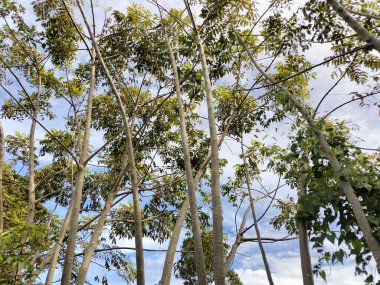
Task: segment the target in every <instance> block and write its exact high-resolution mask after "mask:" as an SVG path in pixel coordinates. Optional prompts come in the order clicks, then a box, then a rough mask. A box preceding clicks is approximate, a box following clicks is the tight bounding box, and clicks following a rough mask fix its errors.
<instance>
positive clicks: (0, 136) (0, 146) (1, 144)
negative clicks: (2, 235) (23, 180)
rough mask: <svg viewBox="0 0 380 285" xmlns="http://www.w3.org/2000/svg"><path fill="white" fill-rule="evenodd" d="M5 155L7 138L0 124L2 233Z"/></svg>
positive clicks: (2, 225) (0, 228)
mask: <svg viewBox="0 0 380 285" xmlns="http://www.w3.org/2000/svg"><path fill="white" fill-rule="evenodd" d="M4 154H5V136H4V129H3V125H2V124H1V122H0V232H1V231H3V230H4V200H3V171H4Z"/></svg>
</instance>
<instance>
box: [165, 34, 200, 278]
mask: <svg viewBox="0 0 380 285" xmlns="http://www.w3.org/2000/svg"><path fill="white" fill-rule="evenodd" d="M163 32H164V37H165V40H166V45H167V47H168V52H169V55H170V61H171V65H172V68H173V73H174V85H175V91H176V94H177V106H178V115H179V121H180V130H181V144H182V150H183V159H184V164H185V172H186V180H187V188H188V192H189V193H188V195H189V203H190V212H191V225H192V232H193V241H194V251H195V267H196V271H197V277H198V280H197V283H198V284H200V285H206V284H207V281H206V273H205V261H204V254H203V246H202V236H201V226H200V222H199V216H198V205H197V196H196V195H197V194H196V192H195V185H194V179H193V167H192V165H191V158H190V151H189V143H188V137H187V131H186V118H185V111H184V108H183V102H182V96H181V88H180V79H179V75H178V70H177V62H176V59H175V57H174V53H173V49H172V47H171V44H170V40H169V36H168V34H167V31H166V28H165V27H163Z"/></svg>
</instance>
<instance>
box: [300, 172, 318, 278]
mask: <svg viewBox="0 0 380 285" xmlns="http://www.w3.org/2000/svg"><path fill="white" fill-rule="evenodd" d="M306 179H307V173H302V174H301V177H300V179H299V185H298V199H299V198H301V197H302V196H305V195H306ZM300 210H301V211H302V207H301V209H300ZM298 236H299V246H300V256H301V269H302V279H303V284H304V285H314V278H313V269H312V266H311V259H310V251H309V240H308V237H307V224H306V221H304V220H300V221H298Z"/></svg>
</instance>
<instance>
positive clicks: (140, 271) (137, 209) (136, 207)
mask: <svg viewBox="0 0 380 285" xmlns="http://www.w3.org/2000/svg"><path fill="white" fill-rule="evenodd" d="M76 2H77V5H78V7H79V10H80V13H81V15H82V17H83V20H84V23H85V25H86V28H87V31H88V33H89V35H90V38H91V41H92V43H93V46H94V49H95V52H96V56H97V58H98V60H99V63H100V66H101V67H102V69H103V71H104V73H105V75H106V78H107V81H108V84H109V85H110V87H111V90H112V92H113V94H114V95H115V98H116V102H117V105H118V107H119V109H120V114H121V117H122V120H123V126H124V134H125V136H126V140H127V152H128V156H129V162H128V166H129V167H128V168H129V172H130V175H131V186H132V196H133V215H134V220H135V244H136V265H137V270H136V271H137V284H138V285H143V284H145V276H144V248H143V239H142V238H143V234H142V222H141V205H140V199H139V189H138V187H139V181H138V174H137V167H136V161H135V154H134V147H133V142H132V132H131V129H130V127H129V118H128V115H127V113H126V111H125V108H124V105H123V102H122V100H121V97H120V94H119V91H118V90H117V88H116V85H115V83H114V81H113V78H112V76H111V74H110V73H109V70H108V68H107V66H106V64H105V62H104V60H103V57H102V54H101V52H100V49H99V47H98V45H97V41H96V39H95V35H94V33H93V32H92V29H91V26H90V24H89V22H88V20H87V17H86V15H85V13H84V10H83V6H82V3H81V1H79V0H77V1H76Z"/></svg>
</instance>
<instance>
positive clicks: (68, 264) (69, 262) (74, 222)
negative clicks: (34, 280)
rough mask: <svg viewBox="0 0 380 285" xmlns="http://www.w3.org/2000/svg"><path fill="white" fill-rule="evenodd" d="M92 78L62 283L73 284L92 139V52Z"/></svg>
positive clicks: (93, 76)
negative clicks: (81, 208) (87, 162)
mask: <svg viewBox="0 0 380 285" xmlns="http://www.w3.org/2000/svg"><path fill="white" fill-rule="evenodd" d="M91 64H92V65H91V79H90V90H89V94H88V98H87V107H86V122H85V127H84V134H83V142H82V144H81V146H82V148H81V151H80V155H79V166H78V172H77V175H76V181H75V188H74V191H73V193H72V196H71V197H72V198H71V204H72V214H71V218H70V235H69V238H68V241H67V249H66V253H65V261H64V264H63V272H62V280H61V284H62V285H70V284H71V274H72V270H73V266H74V255H75V247H76V239H77V234H78V220H79V212H80V205H81V201H82V191H83V184H84V178H85V168H86V165H85V164H86V161H87V157H88V148H89V144H90V142H89V140H90V131H91V122H92V99H93V97H94V93H95V54H94V52H92V63H91Z"/></svg>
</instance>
